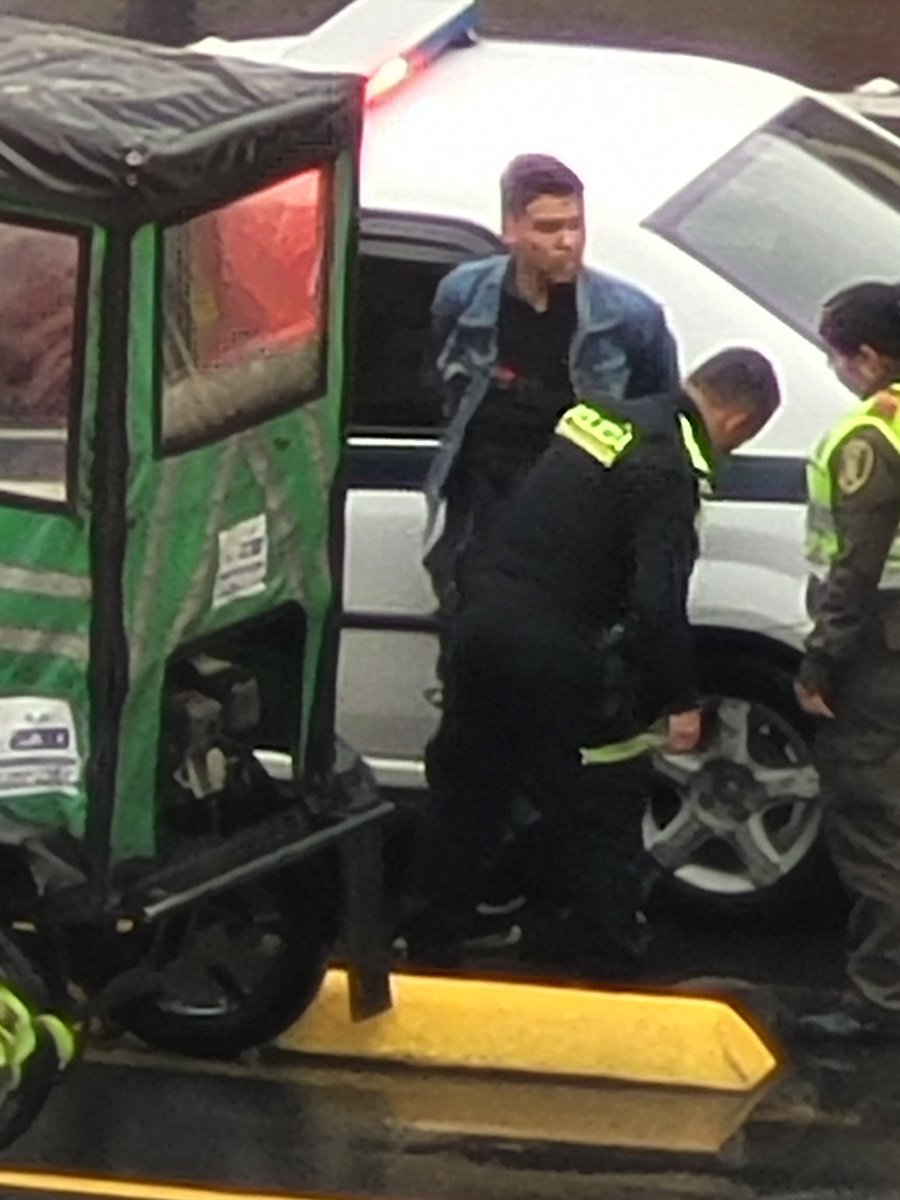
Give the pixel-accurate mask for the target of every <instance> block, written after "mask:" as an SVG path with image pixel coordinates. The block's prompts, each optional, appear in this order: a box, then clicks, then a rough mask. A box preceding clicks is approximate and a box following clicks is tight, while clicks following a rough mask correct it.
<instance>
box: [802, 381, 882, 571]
mask: <svg viewBox="0 0 900 1200" xmlns="http://www.w3.org/2000/svg"><path fill="white" fill-rule="evenodd" d="M885 399H889V400H890V401H891V403H892V406H893V405H894V404H896V403H900V383H896V384H893V385H892V386H891V387H890V388H888V389H887V390H886V391H884V392H879V393H878V395H876V396H873V397H872V398H871V399H870V400H867V401H866V402H865V403H864V404H862V405H860V407H859V409H858V410H857V411H856V412H854V413H851V415H850V416H849V417H846V418H845V419H844V420H843V421H839V422H838V424H837V425H835V427H834V428H833V429H832V430H830V431H829V432H828V433H827V434H826V435H825V437H824V438H822V440H821V442H820V443H819V445H818V446H817V448H816V450H815V453H814V454H813V456H812V458H811V459H810V461H809V463H808V465H807V469H806V493H807V508H806V558H807V562H808V563H809V565H810V568H811V570H812V572H813V574H814V575H818V576H819V577H820V578H825V576H826V575H827V574H828V572H829V570H830V568H831V564H832V563H833V562H834V560H835V559H836V558H837V556H838V554H840V551H841V541H840V537H839V536H838V532H837V529H836V528H835V524H834V482H833V471H832V466H831V460H832V457H833V455H834V452H835V451H836V450H837V448H838V446H840V445H841V443H842V442H844V441H845V440H846V438H848V437H850V436H851V435H852V434H853V433H854V432H855V431H856V430H858V429H866V428H872V429H877V430H878V432H879V433H880V434H881V435H882V436H883V437H885V438H887V440H888V442H889V443H890V444H891V445H892V446H893V447H894V449H895V450H896V451H897V454H898V455H900V407H898V408H896V409H894V415H893V417H887V416H884V415H882V414H881V413H879V412H878V411H877V409H878V406H879V404H883V403H884V401H885ZM879 587H880V588H884V589H891V590H894V589H898V588H900V529H898V530H897V533H896V534H895V535H894V541H893V543H892V545H891V548H890V551H889V553H888V556H887V560H886V562H885V565H884V570H883V571H882V574H881V580H880V582H879Z"/></svg>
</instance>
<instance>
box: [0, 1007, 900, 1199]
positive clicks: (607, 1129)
mask: <svg viewBox="0 0 900 1200" xmlns="http://www.w3.org/2000/svg"><path fill="white" fill-rule="evenodd" d="M598 1036H602V1030H598ZM785 1058H786V1063H785V1066H784V1067H783V1069H782V1071H781V1073H780V1075H779V1076H778V1077H776V1079H775V1080H774V1081H773V1082H772V1083H771V1084H770V1085H768V1086H767V1087H764V1088H763V1089H762V1091H761V1092H760V1093H758V1094H757V1095H754V1096H751V1097H749V1098H735V1097H734V1096H727V1095H721V1094H720V1095H718V1096H709V1095H706V1096H703V1095H699V1094H696V1093H690V1092H685V1091H680V1092H679V1091H674V1090H669V1091H667V1092H662V1091H660V1090H659V1089H656V1090H654V1089H642V1088H628V1087H622V1086H618V1087H614V1086H607V1087H606V1088H604V1087H602V1086H601V1085H596V1086H589V1087H583V1086H582V1087H575V1088H573V1087H571V1086H569V1087H565V1086H561V1085H559V1084H556V1085H554V1084H551V1083H547V1082H546V1081H527V1082H525V1083H518V1084H509V1083H506V1082H503V1081H498V1080H496V1079H477V1078H476V1079H473V1078H467V1077H460V1076H439V1075H437V1074H435V1073H431V1074H421V1073H417V1072H415V1071H410V1070H403V1069H396V1070H394V1071H389V1070H382V1071H364V1070H350V1069H347V1068H343V1069H342V1068H322V1067H315V1068H312V1067H298V1066H297V1065H295V1064H289V1063H284V1062H278V1061H269V1062H267V1061H265V1059H260V1061H257V1062H255V1063H250V1064H247V1065H242V1066H239V1067H234V1066H232V1067H227V1068H226V1067H222V1066H214V1067H213V1066H205V1065H199V1066H198V1065H197V1064H191V1063H185V1062H183V1061H179V1060H172V1059H163V1058H160V1057H157V1056H153V1055H149V1054H147V1053H146V1052H144V1051H140V1050H122V1049H118V1050H113V1051H109V1050H105V1051H102V1052H100V1053H99V1054H97V1055H95V1056H94V1057H93V1060H91V1061H88V1062H86V1063H84V1064H83V1065H82V1067H81V1070H80V1071H79V1072H78V1074H77V1076H76V1077H75V1078H73V1080H72V1081H71V1082H70V1083H69V1084H67V1085H66V1086H65V1087H63V1088H61V1089H59V1091H58V1092H57V1093H56V1095H55V1096H54V1098H53V1100H52V1101H51V1104H50V1106H49V1108H48V1109H47V1110H46V1111H45V1114H44V1116H43V1118H42V1120H41V1121H40V1122H39V1124H38V1125H37V1126H36V1127H35V1128H34V1129H33V1130H32V1132H31V1133H30V1134H29V1135H28V1136H27V1137H26V1138H25V1139H23V1140H22V1141H21V1142H20V1143H19V1144H18V1145H17V1146H16V1147H15V1149H14V1151H13V1152H9V1153H7V1155H6V1156H5V1163H4V1164H2V1165H7V1164H9V1163H15V1164H17V1165H21V1166H26V1167H29V1168H34V1167H41V1168H44V1169H53V1170H58V1171H66V1172H74V1173H76V1174H79V1175H85V1176H106V1177H110V1176H113V1177H116V1178H119V1179H123V1178H124V1179H127V1180H132V1181H134V1180H144V1181H153V1182H157V1183H162V1182H163V1181H168V1182H172V1181H178V1182H180V1183H196V1184H204V1185H206V1186H210V1185H212V1186H222V1187H225V1188H228V1189H235V1190H241V1189H244V1190H251V1191H252V1192H253V1193H254V1194H258V1193H259V1192H260V1191H265V1192H267V1193H276V1194H277V1193H282V1194H287V1195H293V1196H298V1195H302V1196H307V1195H309V1194H310V1193H315V1194H319V1195H321V1194H326V1195H339V1196H348V1197H350V1196H353V1197H362V1196H367V1197H390V1198H392V1200H393V1198H402V1200H488V1198H490V1200H506V1198H507V1197H508V1198H509V1200H513V1198H515V1200H562V1198H564V1197H565V1198H567V1200H568V1198H571V1200H580V1198H581V1197H584V1198H585V1200H587V1198H591V1200H697V1198H709V1200H750V1198H757V1197H759V1198H762V1197H765V1198H767V1200H776V1198H777V1200H788V1198H790V1200H851V1198H853V1200H876V1198H877V1200H888V1198H891V1200H893V1198H895V1197H898V1196H900V1136H898V1130H900V1048H887V1049H885V1048H881V1049H874V1048H870V1049H857V1050H855V1051H848V1050H846V1049H844V1050H819V1051H815V1052H814V1051H810V1050H806V1051H800V1050H798V1049H793V1050H791V1049H788V1050H786V1051H785ZM566 1113H568V1114H570V1115H569V1116H568V1117H566V1115H565V1114H566ZM561 1114H562V1115H561ZM575 1114H578V1115H577V1117H576V1116H575ZM2 1194H3V1195H4V1197H13V1196H19V1195H21V1196H22V1198H23V1200H25V1197H26V1196H33V1193H32V1192H24V1191H23V1192H21V1193H19V1192H14V1191H8V1190H6V1189H4V1190H3V1193H2Z"/></svg>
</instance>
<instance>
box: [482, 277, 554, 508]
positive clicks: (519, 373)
mask: <svg viewBox="0 0 900 1200" xmlns="http://www.w3.org/2000/svg"><path fill="white" fill-rule="evenodd" d="M576 324H577V313H576V305H575V285H574V284H559V285H557V286H556V287H553V288H551V289H550V291H549V294H548V297H547V308H546V310H545V311H544V312H538V311H537V310H536V309H535V308H533V307H532V306H531V304H529V303H528V301H527V300H523V299H521V298H520V297H519V296H517V295H515V294H514V293H513V292H511V291H510V290H509V289H508V288H507V289H506V290H504V292H503V295H502V298H501V301H500V314H499V325H498V331H497V342H498V347H497V365H496V368H495V370H494V382H493V383H492V385H491V387H490V388H489V389H488V392H487V394H486V395H485V398H484V400H483V401H482V403H481V405H480V406H479V408H478V411H477V412H476V413H475V415H474V416H473V418H472V420H471V422H470V424H469V427H468V429H467V430H466V438H465V442H464V444H463V449H462V462H461V466H462V469H463V471H467V470H474V471H476V472H477V473H478V474H479V475H482V476H483V475H487V476H489V477H490V478H491V479H492V481H493V482H495V483H498V484H500V485H501V486H502V485H503V484H504V483H505V482H508V483H510V484H511V483H512V482H514V480H515V478H516V477H517V476H518V475H519V474H520V473H521V472H522V471H523V470H527V468H528V467H530V466H531V465H532V464H533V463H534V461H535V459H536V458H537V456H538V455H539V454H541V453H542V451H543V450H544V449H546V447H547V444H548V443H549V441H550V437H551V434H552V433H553V429H554V427H555V425H556V422H557V420H558V419H559V417H560V416H561V415H562V413H563V412H564V411H565V410H566V409H567V408H568V407H569V406H570V404H571V403H572V400H573V395H572V386H571V383H570V381H569V350H570V347H571V344H572V338H573V337H574V334H575V328H576Z"/></svg>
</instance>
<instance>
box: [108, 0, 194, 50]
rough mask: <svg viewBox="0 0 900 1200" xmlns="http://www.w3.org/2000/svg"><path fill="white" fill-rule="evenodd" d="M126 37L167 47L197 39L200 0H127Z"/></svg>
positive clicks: (186, 43)
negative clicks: (198, 4) (198, 2)
mask: <svg viewBox="0 0 900 1200" xmlns="http://www.w3.org/2000/svg"><path fill="white" fill-rule="evenodd" d="M125 36H126V37H130V38H137V39H138V40H139V41H142V42H159V43H161V44H162V45H165V46H187V45H188V44H189V43H190V42H195V41H197V38H198V36H199V35H198V33H197V0H128V8H127V10H126V13H125Z"/></svg>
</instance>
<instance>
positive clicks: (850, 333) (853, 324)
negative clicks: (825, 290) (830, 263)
mask: <svg viewBox="0 0 900 1200" xmlns="http://www.w3.org/2000/svg"><path fill="white" fill-rule="evenodd" d="M819 336H820V337H821V338H822V340H823V341H824V342H825V343H826V345H828V346H830V347H831V348H832V349H833V350H837V352H838V353H839V354H858V353H859V350H860V347H862V346H871V347H872V349H873V350H875V351H877V352H878V353H879V354H883V355H885V357H886V358H894V359H897V360H898V361H900V285H897V284H895V283H875V282H867V283H857V284H854V286H853V287H849V288H845V289H844V290H843V291H840V292H837V293H836V294H835V295H834V296H832V297H831V299H830V300H827V301H826V302H825V305H824V307H823V309H822V317H821V320H820V321H819Z"/></svg>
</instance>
